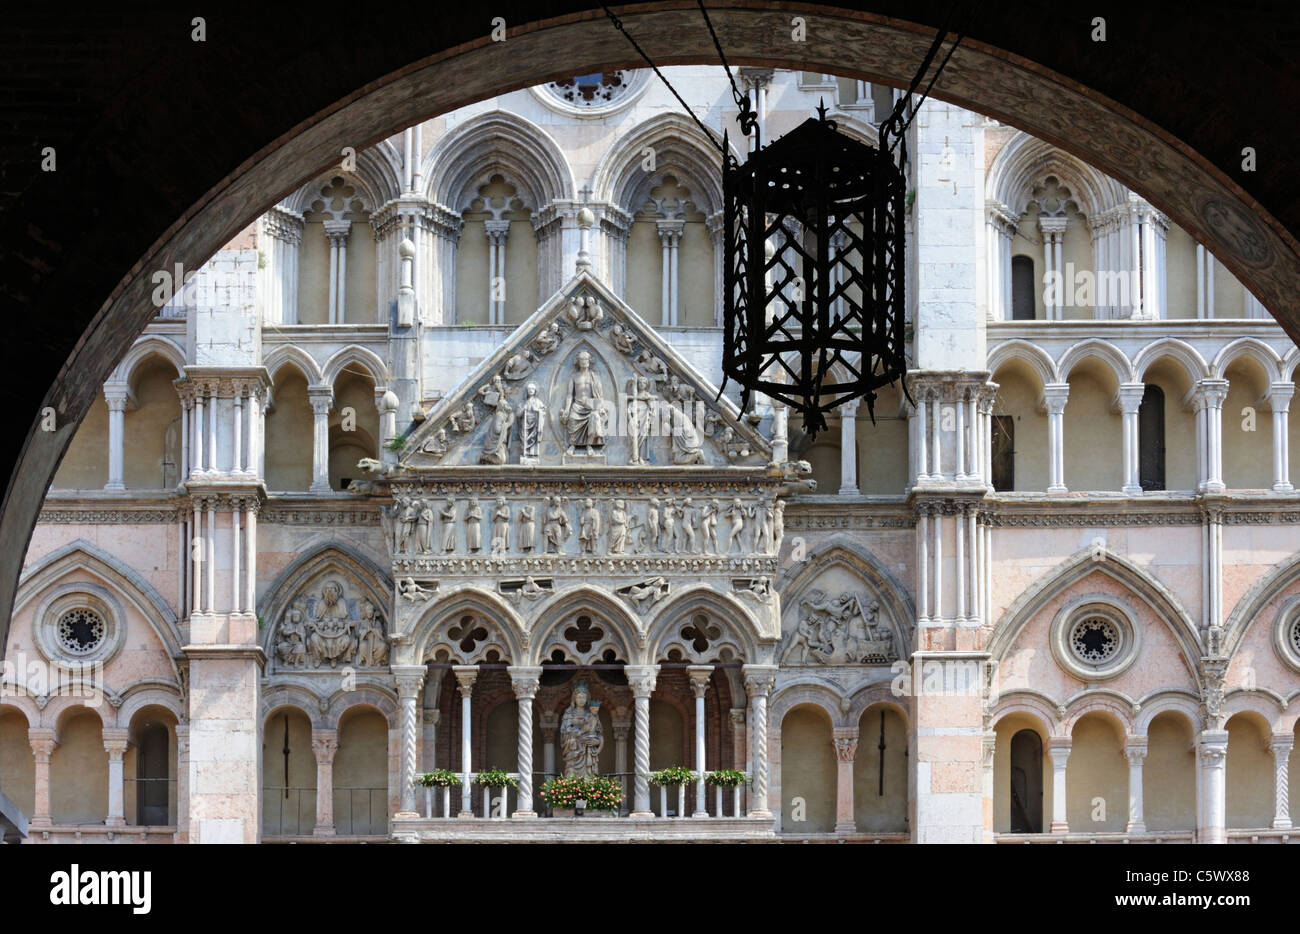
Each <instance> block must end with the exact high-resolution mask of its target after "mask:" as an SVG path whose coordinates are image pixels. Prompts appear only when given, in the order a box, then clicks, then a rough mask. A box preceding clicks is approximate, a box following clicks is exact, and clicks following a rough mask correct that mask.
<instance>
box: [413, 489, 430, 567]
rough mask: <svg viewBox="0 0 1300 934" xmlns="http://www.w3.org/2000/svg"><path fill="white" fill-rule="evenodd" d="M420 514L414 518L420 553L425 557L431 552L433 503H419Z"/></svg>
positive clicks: (425, 501) (426, 501) (424, 501)
mask: <svg viewBox="0 0 1300 934" xmlns="http://www.w3.org/2000/svg"><path fill="white" fill-rule="evenodd" d="M417 503H418V505H419V507H420V513H419V515H418V516H417V517H416V527H417V529H418V530H419V535H418V538H419V541H420V551H422V552H424V553H425V554H426V555H427V554H429V553H430V552H432V551H433V503H432V502H430V501H429V500H427V499H426V500H423V501H419V500H417Z"/></svg>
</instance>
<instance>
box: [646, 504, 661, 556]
mask: <svg viewBox="0 0 1300 934" xmlns="http://www.w3.org/2000/svg"><path fill="white" fill-rule="evenodd" d="M645 541H646V546H647V547H648V548H650V549H651V550H654V549H657V548H658V547H659V500H658V499H652V500H650V508H649V509H647V510H646V511H645Z"/></svg>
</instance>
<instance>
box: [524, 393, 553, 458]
mask: <svg viewBox="0 0 1300 934" xmlns="http://www.w3.org/2000/svg"><path fill="white" fill-rule="evenodd" d="M524 394H525V398H524V404H523V408H522V409H521V410H520V413H519V414H520V426H519V447H520V455H519V463H521V464H523V465H525V466H531V467H535V466H537V458H538V455H539V454H540V452H541V447H542V431H543V429H545V427H546V403H545V402H543V401H542V400H541V397H540V396H538V395H537V384H536V383H529V384H528V386H527V387H526V388H525V389H524Z"/></svg>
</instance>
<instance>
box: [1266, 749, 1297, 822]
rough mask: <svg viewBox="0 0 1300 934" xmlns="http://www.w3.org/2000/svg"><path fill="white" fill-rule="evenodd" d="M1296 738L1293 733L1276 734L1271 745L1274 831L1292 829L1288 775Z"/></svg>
mask: <svg viewBox="0 0 1300 934" xmlns="http://www.w3.org/2000/svg"><path fill="white" fill-rule="evenodd" d="M1294 744H1295V736H1294V735H1293V734H1291V733H1280V734H1278V733H1275V734H1274V735H1273V741H1272V742H1271V743H1269V746H1268V748H1269V751H1270V752H1272V753H1273V829H1274V830H1290V829H1291V793H1290V781H1289V778H1290V776H1289V775H1288V774H1287V772H1288V769H1289V767H1290V765H1291V748H1292V746H1293V745H1294Z"/></svg>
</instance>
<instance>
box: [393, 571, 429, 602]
mask: <svg viewBox="0 0 1300 934" xmlns="http://www.w3.org/2000/svg"><path fill="white" fill-rule="evenodd" d="M436 589H437V584H436V583H435V584H434V586H433V588H428V587H421V586H420V585H419V584H417V583H416V582H415V580H414V578H410V577H408V578H406V579H405V580H403V581H398V584H397V590H398V593H399V594H400V595H401V597H402V599H403V600H410V601H411V602H412V603H416V602H419V601H422V600H428V599H429V598H430V597H432V596H433V592H434V590H436Z"/></svg>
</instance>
